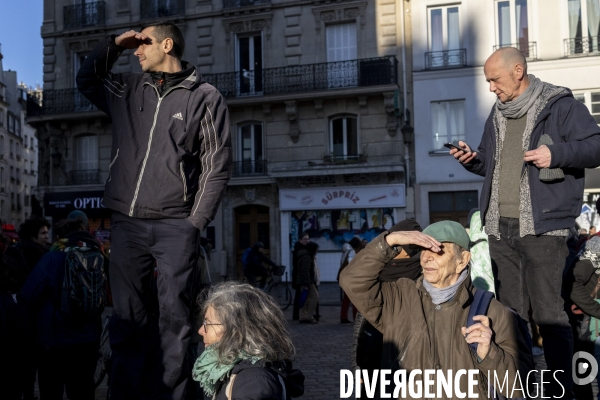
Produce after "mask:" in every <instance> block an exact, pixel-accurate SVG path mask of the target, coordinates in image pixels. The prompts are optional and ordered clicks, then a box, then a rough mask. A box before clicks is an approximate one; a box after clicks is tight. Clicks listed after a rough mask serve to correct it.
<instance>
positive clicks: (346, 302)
mask: <svg viewBox="0 0 600 400" xmlns="http://www.w3.org/2000/svg"><path fill="white" fill-rule="evenodd" d="M346 244H349V245H350V250H349V251H348V252H347V253H346V257H345V258H344V259H343V260H342V263H341V265H340V269H339V270H338V274H337V281H338V282H339V281H340V273H341V272H342V271H343V270H344V268H346V267H347V266H348V264H349V263H350V262H351V261H352V259H353V258H354V256H355V255H356V254H358V252H359V251H361V250H362V248H363V244H362V241H361V240H360V238H358V237H356V236H355V237H353V238H352V239H350V241H349V242H348V243H346ZM350 306H352V321H350V320H349V319H348V310H349V309H350ZM356 313H357V310H356V307H354V304H352V303H351V302H350V298H349V297H348V296H347V295H346V293H344V292H343V291H342V308H341V309H340V323H342V324H349V323H351V322H353V321H355V320H356Z"/></svg>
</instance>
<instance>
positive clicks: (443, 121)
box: [431, 100, 466, 152]
mask: <svg viewBox="0 0 600 400" xmlns="http://www.w3.org/2000/svg"><path fill="white" fill-rule="evenodd" d="M431 127H432V130H433V131H432V134H433V136H432V138H433V151H434V152H438V151H443V152H447V151H448V150H447V149H446V148H445V147H444V143H450V142H458V141H459V140H463V141H464V140H465V129H466V127H465V101H464V100H454V101H434V102H432V103H431Z"/></svg>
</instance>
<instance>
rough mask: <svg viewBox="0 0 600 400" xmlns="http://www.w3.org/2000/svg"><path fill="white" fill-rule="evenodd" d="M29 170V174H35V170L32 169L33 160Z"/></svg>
mask: <svg viewBox="0 0 600 400" xmlns="http://www.w3.org/2000/svg"><path fill="white" fill-rule="evenodd" d="M29 171H30V172H31V175H35V171H34V169H33V161H32V162H31V169H30V170H29Z"/></svg>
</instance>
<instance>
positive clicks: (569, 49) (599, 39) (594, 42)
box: [565, 36, 600, 57]
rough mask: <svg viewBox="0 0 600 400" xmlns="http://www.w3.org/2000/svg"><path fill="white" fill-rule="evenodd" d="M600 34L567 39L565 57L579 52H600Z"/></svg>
mask: <svg viewBox="0 0 600 400" xmlns="http://www.w3.org/2000/svg"><path fill="white" fill-rule="evenodd" d="M599 43H600V36H584V37H576V38H569V39H565V57H568V56H573V55H577V54H599V53H600V48H599V46H598V44H599Z"/></svg>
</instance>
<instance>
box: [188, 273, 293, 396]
mask: <svg viewBox="0 0 600 400" xmlns="http://www.w3.org/2000/svg"><path fill="white" fill-rule="evenodd" d="M202 312H203V314H204V322H203V323H202V326H201V327H200V330H199V332H198V333H200V335H202V338H203V340H204V344H205V346H206V349H205V350H204V352H203V353H202V355H201V356H200V357H198V359H197V360H196V363H195V364H194V368H193V371H192V377H193V379H194V380H196V381H198V382H199V383H200V386H201V387H202V388H203V389H204V391H205V392H206V394H208V395H209V396H212V398H213V399H214V400H231V399H236V398H242V397H243V398H244V399H248V400H263V399H264V400H267V399H268V400H271V399H281V400H288V399H290V398H292V397H299V396H301V395H302V394H303V393H304V375H303V374H302V373H301V372H300V371H299V370H293V369H292V363H291V361H290V358H292V357H293V356H294V354H295V349H294V345H293V343H292V340H291V338H290V334H289V332H288V330H287V328H286V322H285V319H284V317H283V313H282V312H281V309H280V308H279V306H278V305H277V304H276V303H275V301H274V300H273V299H272V298H271V296H269V295H268V294H266V293H264V292H263V291H261V290H260V289H258V288H255V287H253V286H251V285H248V284H241V283H236V282H223V283H220V284H218V285H215V286H213V287H212V288H211V289H210V290H209V291H208V294H207V296H206V299H205V300H204V306H203V309H202Z"/></svg>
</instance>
